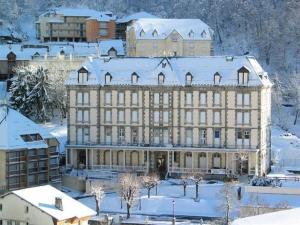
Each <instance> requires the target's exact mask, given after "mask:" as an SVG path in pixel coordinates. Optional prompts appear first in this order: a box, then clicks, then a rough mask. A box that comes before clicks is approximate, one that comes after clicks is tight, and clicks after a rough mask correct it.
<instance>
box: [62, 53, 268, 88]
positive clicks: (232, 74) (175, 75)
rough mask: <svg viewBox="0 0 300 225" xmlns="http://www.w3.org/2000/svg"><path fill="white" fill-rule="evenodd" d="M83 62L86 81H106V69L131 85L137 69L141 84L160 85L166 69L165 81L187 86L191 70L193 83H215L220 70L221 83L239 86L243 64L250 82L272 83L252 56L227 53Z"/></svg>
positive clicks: (72, 79) (114, 79) (116, 81)
mask: <svg viewBox="0 0 300 225" xmlns="http://www.w3.org/2000/svg"><path fill="white" fill-rule="evenodd" d="M83 65H84V66H85V67H86V68H87V70H88V71H89V79H88V81H87V83H86V84H87V85H105V74H106V73H110V74H111V75H112V80H111V85H130V84H131V74H132V73H134V72H135V73H137V74H138V76H139V80H138V85H145V86H147V85H157V78H158V77H157V76H158V74H159V73H163V74H164V75H165V82H164V84H163V85H179V86H184V85H185V75H186V74H187V73H188V72H189V73H191V74H192V75H193V81H192V85H214V74H215V73H216V72H218V73H219V74H220V75H221V82H220V84H219V85H220V86H224V85H227V86H228V85H231V86H236V85H237V71H238V70H239V69H240V68H241V67H243V66H245V67H247V68H248V69H249V71H250V73H249V82H248V86H262V85H271V82H270V80H269V79H268V77H267V74H266V73H265V72H264V70H263V69H262V68H261V66H260V65H259V64H258V63H257V61H256V59H255V58H254V57H250V56H239V57H234V58H233V59H229V60H228V57H226V56H202V57H173V58H162V57H157V58H146V57H125V58H111V59H105V58H100V59H99V58H90V59H89V60H87V61H86V62H85V63H84V64H83ZM260 75H262V78H260ZM66 84H67V85H76V84H78V80H77V71H74V72H72V73H71V74H70V76H69V79H68V80H67V81H66Z"/></svg>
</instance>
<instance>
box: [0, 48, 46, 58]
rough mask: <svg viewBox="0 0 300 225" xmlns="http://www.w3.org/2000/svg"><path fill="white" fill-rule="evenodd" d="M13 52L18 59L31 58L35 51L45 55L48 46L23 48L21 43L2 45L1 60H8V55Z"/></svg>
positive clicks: (0, 50)
mask: <svg viewBox="0 0 300 225" xmlns="http://www.w3.org/2000/svg"><path fill="white" fill-rule="evenodd" d="M10 52H13V53H14V54H15V55H16V58H17V60H31V59H32V56H33V55H34V54H35V53H39V54H40V55H44V54H45V53H46V52H47V48H23V46H22V45H21V44H6V45H0V60H7V55H8V54H9V53H10Z"/></svg>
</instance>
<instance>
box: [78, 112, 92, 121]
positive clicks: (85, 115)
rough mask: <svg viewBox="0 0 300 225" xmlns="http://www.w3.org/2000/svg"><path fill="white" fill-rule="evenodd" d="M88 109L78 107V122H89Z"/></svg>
mask: <svg viewBox="0 0 300 225" xmlns="http://www.w3.org/2000/svg"><path fill="white" fill-rule="evenodd" d="M89 115H90V113H89V110H82V109H79V110H78V111H77V122H79V123H88V122H89Z"/></svg>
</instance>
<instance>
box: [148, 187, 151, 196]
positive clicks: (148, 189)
mask: <svg viewBox="0 0 300 225" xmlns="http://www.w3.org/2000/svg"><path fill="white" fill-rule="evenodd" d="M150 190H151V189H150V188H148V198H150Z"/></svg>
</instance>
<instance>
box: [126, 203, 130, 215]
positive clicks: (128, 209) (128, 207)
mask: <svg viewBox="0 0 300 225" xmlns="http://www.w3.org/2000/svg"><path fill="white" fill-rule="evenodd" d="M129 218H130V205H129V204H128V203H127V219H129Z"/></svg>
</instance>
